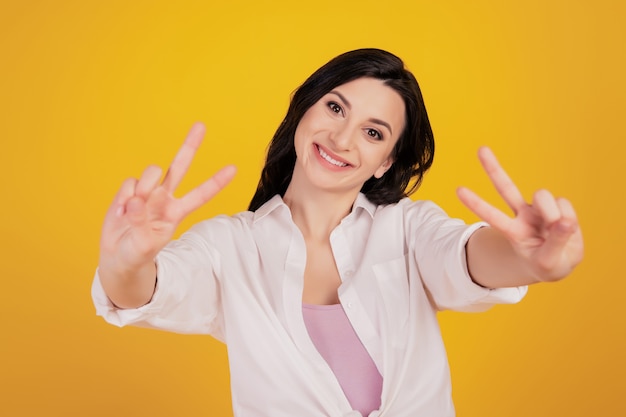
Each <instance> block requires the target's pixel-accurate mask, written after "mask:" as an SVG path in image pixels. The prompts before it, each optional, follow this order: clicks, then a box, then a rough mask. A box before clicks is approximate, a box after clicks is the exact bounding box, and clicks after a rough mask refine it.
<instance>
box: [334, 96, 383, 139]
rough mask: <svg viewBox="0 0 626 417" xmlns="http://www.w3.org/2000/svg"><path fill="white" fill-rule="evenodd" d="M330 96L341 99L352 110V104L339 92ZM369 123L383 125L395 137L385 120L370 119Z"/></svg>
mask: <svg viewBox="0 0 626 417" xmlns="http://www.w3.org/2000/svg"><path fill="white" fill-rule="evenodd" d="M330 94H334V95H336V96H337V97H339V98H340V99H341V101H343V103H344V104H345V105H346V107H347V108H348V109H350V110H352V105H351V104H350V102H349V101H348V99H347V98H346V97H345V96H344V95H343V94H341V93H340V92H339V91H337V90H333V91H331V92H330ZM369 121H370V122H372V123H375V124H378V125H381V126H385V127H386V128H387V129H388V130H389V133H390V134H392V135H393V131H392V130H391V126H390V125H389V123H387V122H385V121H384V120H380V119H376V118H370V119H369Z"/></svg>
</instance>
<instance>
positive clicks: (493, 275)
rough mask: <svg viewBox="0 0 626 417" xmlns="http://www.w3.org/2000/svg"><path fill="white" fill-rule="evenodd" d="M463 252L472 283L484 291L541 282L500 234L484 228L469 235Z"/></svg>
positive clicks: (489, 228) (494, 230)
mask: <svg viewBox="0 0 626 417" xmlns="http://www.w3.org/2000/svg"><path fill="white" fill-rule="evenodd" d="M465 252H466V256H467V267H468V270H469V273H470V276H471V277H472V280H473V281H474V282H476V283H477V284H479V285H481V286H483V287H486V288H503V287H519V286H522V285H529V284H534V283H537V282H540V280H539V279H538V278H536V277H535V274H534V273H533V272H532V270H531V269H530V268H529V267H528V265H527V263H526V262H525V261H524V260H523V259H522V258H520V257H519V256H518V255H517V253H516V252H515V251H514V250H513V247H512V246H511V243H510V242H509V241H508V240H507V239H506V238H505V237H504V235H503V234H502V233H500V232H499V231H497V230H496V229H493V228H491V227H483V228H480V229H478V230H476V232H474V233H473V234H472V236H470V239H469V240H468V242H467V244H466V246H465Z"/></svg>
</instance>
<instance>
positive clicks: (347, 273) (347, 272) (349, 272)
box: [346, 271, 354, 277]
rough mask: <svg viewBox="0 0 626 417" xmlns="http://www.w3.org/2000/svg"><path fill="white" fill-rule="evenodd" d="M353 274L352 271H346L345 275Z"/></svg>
mask: <svg viewBox="0 0 626 417" xmlns="http://www.w3.org/2000/svg"><path fill="white" fill-rule="evenodd" d="M352 274H354V271H346V276H347V277H351V276H352Z"/></svg>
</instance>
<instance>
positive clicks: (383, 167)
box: [374, 156, 394, 178]
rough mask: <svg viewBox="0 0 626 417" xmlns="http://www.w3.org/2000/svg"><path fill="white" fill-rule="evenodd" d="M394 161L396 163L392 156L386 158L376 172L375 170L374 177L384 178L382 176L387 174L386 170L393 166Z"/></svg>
mask: <svg viewBox="0 0 626 417" xmlns="http://www.w3.org/2000/svg"><path fill="white" fill-rule="evenodd" d="M393 163H394V159H393V157H392V156H390V157H389V158H387V159H386V160H385V162H383V163H382V165H381V166H379V167H378V169H377V170H376V172H374V177H376V178H382V176H383V175H385V172H387V171H388V170H389V168H391V166H392V165H393Z"/></svg>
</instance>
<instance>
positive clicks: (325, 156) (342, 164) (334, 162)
mask: <svg viewBox="0 0 626 417" xmlns="http://www.w3.org/2000/svg"><path fill="white" fill-rule="evenodd" d="M315 147H316V148H317V151H318V152H319V154H320V156H321V157H322V158H323V159H324V160H325V161H326V162H328V163H329V164H332V165H335V166H337V167H340V168H343V167H347V166H348V164H346V163H345V162H341V161H337V160H336V159H333V158H332V157H331V156H330V155H328V154H327V153H326V152H324V150H323V149H322V148H321V147H320V146H319V145H316V146H315Z"/></svg>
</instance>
